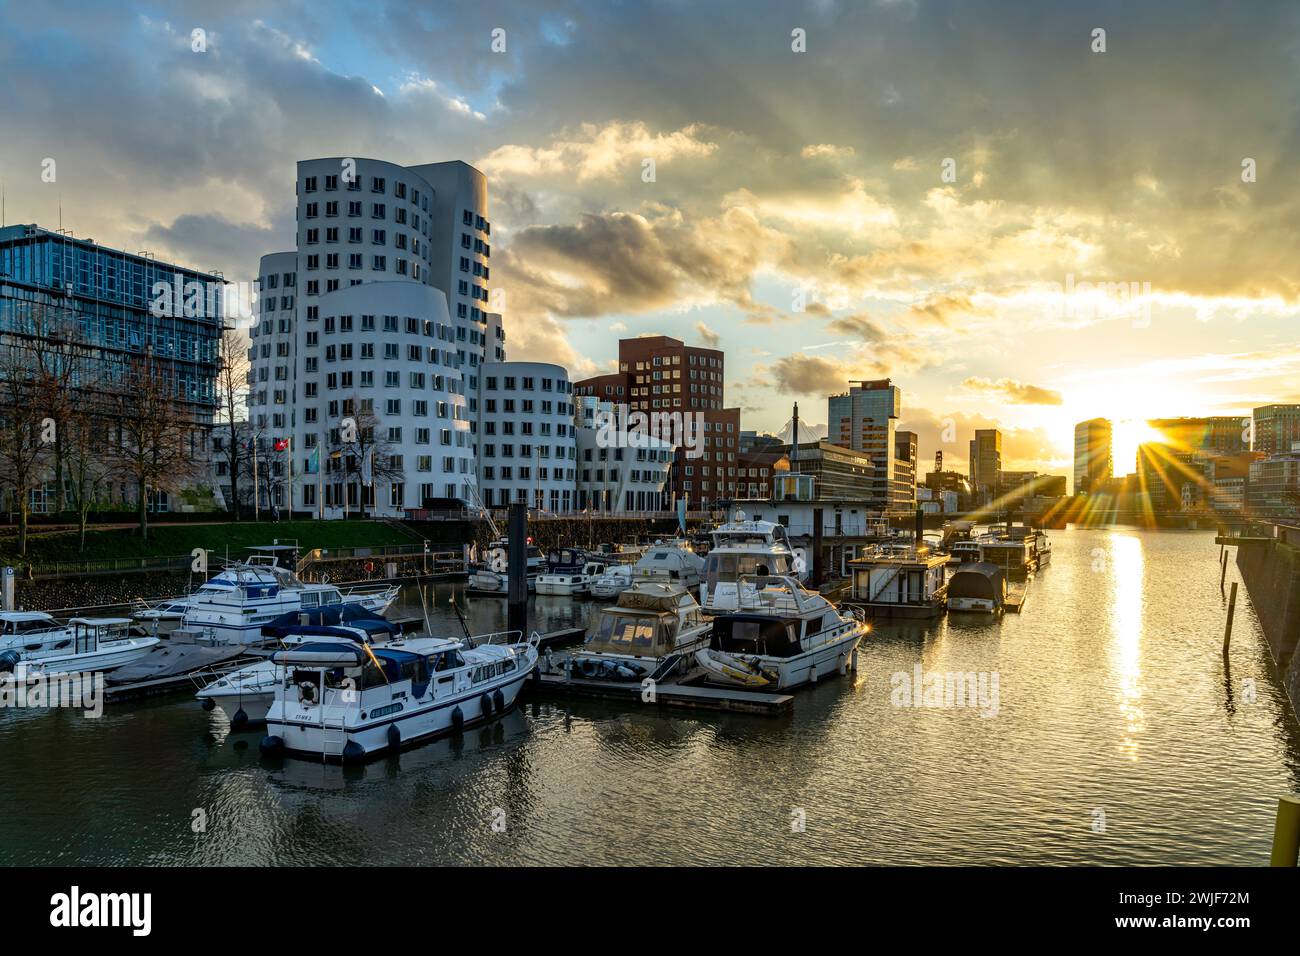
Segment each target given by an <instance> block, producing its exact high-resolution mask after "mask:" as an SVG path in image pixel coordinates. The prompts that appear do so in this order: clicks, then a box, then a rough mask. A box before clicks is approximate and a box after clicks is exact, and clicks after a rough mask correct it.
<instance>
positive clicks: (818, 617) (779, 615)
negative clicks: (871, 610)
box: [695, 576, 868, 690]
mask: <svg viewBox="0 0 1300 956" xmlns="http://www.w3.org/2000/svg"><path fill="white" fill-rule="evenodd" d="M740 583H741V584H742V587H741V588H740V590H739V591H738V594H739V604H738V606H737V608H736V610H735V611H732V612H728V613H726V614H719V615H717V616H716V617H714V619H713V626H712V629H711V631H710V634H709V646H708V647H707V648H704V649H701V650H699V651H697V652H696V654H695V659H696V663H698V664H699V666H700V667H701V668H702V669H703V670H704V672H705V674H706V676H707V679H708V680H710V681H711V682H713V683H718V684H724V685H727V686H734V687H749V688H752V689H765V690H787V689H789V688H792V687H799V686H802V685H804V684H810V683H816V682H817V681H818V680H819V679H821V678H822V677H825V676H827V675H830V674H837V673H838V674H843V673H846V672H847V671H848V670H849V669H850V668H851V667H852V666H853V664H854V662H853V654H854V651H855V650H856V649H857V646H858V642H859V641H861V640H862V638H863V637H864V636H865V635H866V634H867V632H868V627H867V625H866V623H865V622H864V621H863V620H862V619H861V617H860V616H859V615H857V614H853V613H849V614H842V613H841V612H840V611H839V610H837V609H836V608H835V606H834V605H832V604H831V603H830V602H829V601H827V600H826V598H824V597H822V595H820V594H818V593H816V592H815V591H809V590H807V589H805V588H804V587H803V586H802V585H800V584H799V582H798V581H797V580H795V579H794V578H792V577H788V576H769V577H767V578H764V579H753V578H745V579H742V580H741V582H740Z"/></svg>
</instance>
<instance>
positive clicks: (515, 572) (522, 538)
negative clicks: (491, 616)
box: [506, 501, 528, 640]
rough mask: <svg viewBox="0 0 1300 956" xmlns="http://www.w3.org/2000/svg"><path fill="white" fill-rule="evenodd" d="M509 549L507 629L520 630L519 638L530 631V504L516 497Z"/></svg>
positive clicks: (510, 525) (512, 511)
mask: <svg viewBox="0 0 1300 956" xmlns="http://www.w3.org/2000/svg"><path fill="white" fill-rule="evenodd" d="M507 533H508V535H509V539H510V545H509V548H510V551H509V555H508V557H507V559H506V574H507V577H508V579H509V581H508V584H507V592H506V593H507V597H508V599H509V602H510V606H509V608H508V609H507V612H506V629H507V630H510V631H517V632H518V633H519V635H520V640H522V639H523V638H524V637H526V636H527V634H528V506H527V505H525V504H524V503H523V502H522V501H517V502H515V503H514V504H512V505H511V506H510V519H509V523H508V524H507Z"/></svg>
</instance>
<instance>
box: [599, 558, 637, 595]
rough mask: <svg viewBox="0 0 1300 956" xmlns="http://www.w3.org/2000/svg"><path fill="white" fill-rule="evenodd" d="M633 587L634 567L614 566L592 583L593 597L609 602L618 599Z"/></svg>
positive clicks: (628, 565)
mask: <svg viewBox="0 0 1300 956" xmlns="http://www.w3.org/2000/svg"><path fill="white" fill-rule="evenodd" d="M631 586H632V565H630V564H614V565H610V566H609V567H607V568H606V569H605V573H604V574H602V575H600V577H598V578H596V580H594V581H592V582H591V596H592V597H594V598H600V599H601V600H604V601H608V600H610V599H611V598H616V597H618V596H619V595H620V594H622V593H623V592H624V591H626V590H627V589H628V588H630V587H631Z"/></svg>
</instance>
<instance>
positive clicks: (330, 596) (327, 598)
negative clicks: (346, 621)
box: [321, 591, 343, 604]
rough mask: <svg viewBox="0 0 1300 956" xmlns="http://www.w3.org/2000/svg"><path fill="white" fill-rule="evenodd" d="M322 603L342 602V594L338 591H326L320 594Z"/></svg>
mask: <svg viewBox="0 0 1300 956" xmlns="http://www.w3.org/2000/svg"><path fill="white" fill-rule="evenodd" d="M321 603H322V604H342V603H343V595H342V594H340V593H339V592H338V591H326V592H325V593H324V594H322V595H321Z"/></svg>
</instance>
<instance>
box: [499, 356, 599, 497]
mask: <svg viewBox="0 0 1300 956" xmlns="http://www.w3.org/2000/svg"><path fill="white" fill-rule="evenodd" d="M479 371H480V374H479V392H478V487H479V494H480V495H481V496H482V500H483V505H484V506H485V507H488V508H504V507H506V506H507V505H509V504H510V503H512V502H524V503H526V504H527V505H528V506H529V507H530V508H536V509H540V510H545V511H553V512H565V511H571V510H573V509H574V507H575V503H576V502H575V496H574V480H575V478H574V476H575V469H576V452H575V446H574V424H573V405H572V388H571V386H570V385H569V373H568V372H566V371H565V370H564V368H563V367H561V366H559V365H551V364H549V363H546V362H488V363H486V364H484V365H482V366H480V370H479Z"/></svg>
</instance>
